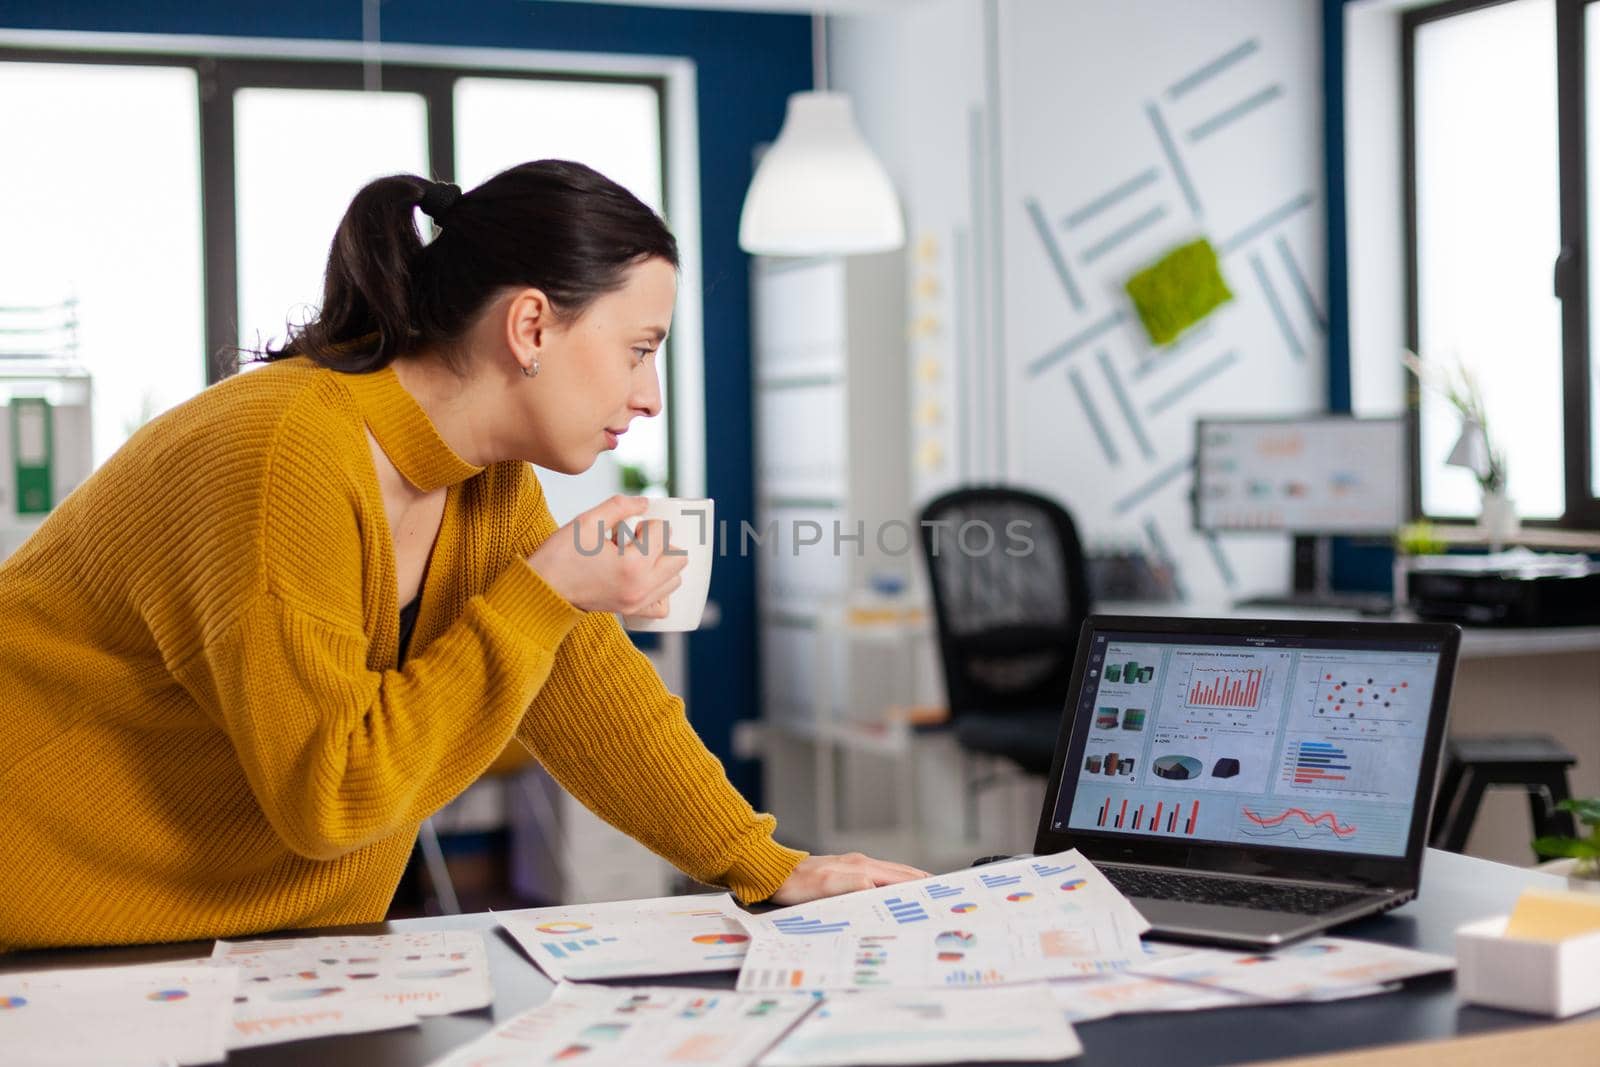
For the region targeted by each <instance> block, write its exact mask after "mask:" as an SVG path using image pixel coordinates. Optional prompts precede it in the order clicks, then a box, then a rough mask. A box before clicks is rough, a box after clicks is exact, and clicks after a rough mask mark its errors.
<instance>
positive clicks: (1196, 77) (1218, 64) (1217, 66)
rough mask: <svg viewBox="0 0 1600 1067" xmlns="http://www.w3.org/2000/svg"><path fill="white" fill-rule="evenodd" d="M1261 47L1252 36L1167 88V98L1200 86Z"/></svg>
mask: <svg viewBox="0 0 1600 1067" xmlns="http://www.w3.org/2000/svg"><path fill="white" fill-rule="evenodd" d="M1260 47H1261V42H1260V41H1258V40H1257V39H1256V38H1254V37H1252V38H1250V39H1249V40H1247V41H1245V42H1243V43H1242V44H1239V45H1237V46H1235V47H1234V48H1230V49H1229V50H1228V51H1226V52H1224V53H1223V54H1222V55H1220V56H1218V57H1217V58H1216V59H1213V60H1212V61H1211V62H1209V63H1207V64H1206V65H1205V66H1203V67H1201V68H1200V69H1199V70H1197V71H1195V72H1194V73H1192V74H1189V75H1187V76H1185V77H1183V78H1181V79H1179V80H1178V81H1177V82H1175V83H1174V84H1173V85H1172V86H1171V87H1170V88H1168V89H1167V99H1168V100H1177V99H1178V98H1179V97H1181V96H1183V95H1184V94H1186V93H1188V92H1190V91H1192V90H1194V89H1197V88H1199V87H1200V86H1202V85H1204V84H1205V83H1206V82H1208V81H1210V80H1211V79H1212V78H1215V77H1216V76H1217V75H1218V74H1221V73H1222V72H1223V71H1225V70H1227V69H1228V68H1229V67H1231V66H1233V65H1234V64H1235V63H1237V62H1239V61H1240V60H1242V59H1247V58H1249V57H1250V56H1252V55H1254V54H1255V53H1256V51H1257V50H1258V49H1259V48H1260Z"/></svg>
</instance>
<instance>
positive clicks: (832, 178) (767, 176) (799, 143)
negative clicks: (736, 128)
mask: <svg viewBox="0 0 1600 1067" xmlns="http://www.w3.org/2000/svg"><path fill="white" fill-rule="evenodd" d="M812 27H813V29H812V46H811V47H812V62H813V64H814V65H815V68H816V73H815V78H814V80H815V82H816V84H817V86H818V89H817V90H816V91H813V92H804V93H795V94H794V95H792V96H790V97H789V107H788V111H787V113H786V114H785V115H784V119H783V128H782V129H781V130H779V131H778V139H777V140H776V141H774V142H773V144H772V147H771V148H769V149H767V152H766V154H765V155H764V156H762V158H761V162H760V163H759V164H758V165H757V167H756V174H755V177H754V178H753V179H752V180H751V182H750V191H749V192H748V193H746V194H745V198H744V211H743V212H742V213H741V214H740V216H739V247H740V248H742V249H744V250H745V251H746V252H749V253H750V254H752V255H760V256H835V255H851V254H856V253H863V252H887V251H889V250H890V249H894V248H899V247H901V246H902V245H904V244H905V240H906V231H905V223H904V222H903V221H902V220H901V217H900V199H899V197H897V196H896V195H895V191H894V185H893V184H892V183H890V181H889V175H888V173H887V172H886V171H885V170H884V169H883V164H881V163H879V162H878V159H877V157H876V156H874V155H873V154H872V150H871V149H870V148H868V147H867V142H866V141H865V140H864V139H863V138H862V136H861V133H860V131H859V130H857V129H856V123H855V116H854V114H853V113H852V111H851V108H850V98H849V97H848V96H846V95H845V94H844V93H834V92H828V91H827V84H828V73H827V38H826V33H827V30H826V23H825V21H824V18H823V16H821V15H816V16H813V17H812Z"/></svg>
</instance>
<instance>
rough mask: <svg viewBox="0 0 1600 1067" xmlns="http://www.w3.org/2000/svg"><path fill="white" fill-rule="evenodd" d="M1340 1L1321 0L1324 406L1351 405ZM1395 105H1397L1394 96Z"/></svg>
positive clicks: (1335, 408)
mask: <svg viewBox="0 0 1600 1067" xmlns="http://www.w3.org/2000/svg"><path fill="white" fill-rule="evenodd" d="M1344 5H1345V0H1322V99H1323V109H1324V111H1323V114H1324V120H1323V131H1322V148H1323V161H1324V163H1323V165H1324V166H1325V167H1327V182H1326V187H1327V194H1326V203H1327V210H1328V410H1329V411H1349V410H1350V275H1349V262H1348V259H1347V250H1346V246H1345V195H1344ZM1395 106H1397V107H1398V106H1399V102H1398V101H1396V104H1395Z"/></svg>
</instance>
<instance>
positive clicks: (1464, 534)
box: [1431, 525, 1600, 552]
mask: <svg viewBox="0 0 1600 1067" xmlns="http://www.w3.org/2000/svg"><path fill="white" fill-rule="evenodd" d="M1431 536H1433V537H1434V538H1437V539H1438V540H1440V541H1443V542H1444V543H1445V544H1447V545H1453V546H1462V547H1472V546H1482V547H1484V548H1489V547H1491V546H1492V545H1495V544H1499V545H1504V546H1509V547H1519V546H1520V547H1524V548H1553V549H1566V550H1568V551H1577V552H1600V532H1596V531H1592V530H1564V529H1556V528H1554V527H1550V526H1524V527H1523V528H1522V530H1521V531H1520V532H1519V533H1518V534H1517V535H1516V536H1515V537H1508V538H1506V539H1504V540H1502V541H1498V542H1496V541H1491V540H1490V538H1489V537H1488V536H1487V535H1486V534H1484V532H1483V531H1482V530H1479V529H1478V528H1477V527H1476V526H1464V525H1456V526H1435V527H1434V528H1433V530H1432V533H1431Z"/></svg>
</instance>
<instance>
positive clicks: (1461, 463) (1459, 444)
mask: <svg viewBox="0 0 1600 1067" xmlns="http://www.w3.org/2000/svg"><path fill="white" fill-rule="evenodd" d="M1401 358H1402V359H1403V360H1404V362H1405V365H1406V369H1407V370H1409V371H1410V372H1411V373H1412V375H1414V376H1415V377H1416V379H1417V383H1418V384H1419V385H1421V386H1422V387H1423V388H1425V389H1429V390H1431V391H1432V392H1434V393H1435V394H1436V395H1438V396H1440V397H1442V398H1443V399H1444V401H1445V402H1446V403H1447V404H1449V405H1450V406H1451V407H1452V408H1454V409H1455V412H1456V415H1457V416H1458V417H1460V419H1461V436H1460V437H1459V438H1458V439H1457V440H1456V443H1455V447H1454V448H1452V449H1451V450H1450V455H1449V456H1448V457H1447V458H1446V459H1445V463H1446V464H1447V465H1449V466H1452V467H1465V468H1466V469H1468V470H1470V471H1471V472H1472V476H1473V477H1474V478H1475V479H1476V480H1477V482H1478V491H1479V493H1480V494H1481V498H1480V500H1481V507H1480V510H1479V514H1478V527H1479V529H1481V530H1482V531H1483V532H1484V534H1485V535H1487V536H1488V537H1489V539H1490V540H1491V541H1493V542H1495V543H1496V544H1498V543H1500V542H1502V541H1506V540H1508V539H1510V538H1512V537H1515V536H1516V535H1517V531H1518V529H1519V528H1520V525H1521V524H1520V523H1519V522H1518V520H1517V509H1516V504H1515V503H1514V502H1513V501H1512V499H1511V497H1510V495H1509V494H1508V493H1507V492H1506V454H1505V452H1504V450H1502V449H1499V448H1496V447H1495V445H1494V438H1492V437H1490V436H1489V415H1488V412H1487V411H1486V410H1485V409H1484V406H1483V392H1482V390H1481V389H1479V388H1478V379H1477V378H1476V377H1475V376H1474V375H1473V374H1472V372H1471V371H1469V370H1467V369H1466V368H1465V367H1463V366H1462V365H1461V364H1460V363H1459V362H1454V363H1451V364H1448V365H1445V364H1439V363H1437V362H1436V361H1428V360H1424V359H1422V358H1421V357H1420V356H1418V355H1417V354H1416V353H1415V352H1406V353H1405V355H1404V356H1403V357H1401Z"/></svg>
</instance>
